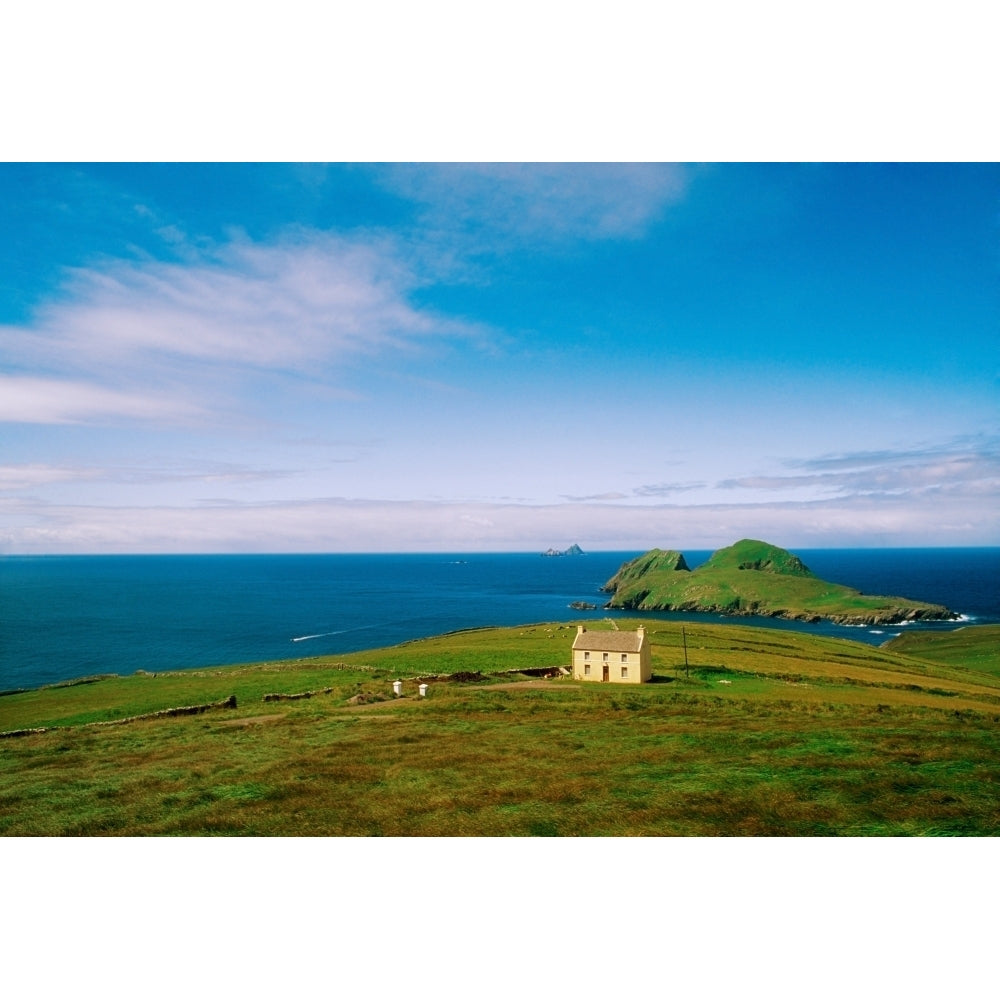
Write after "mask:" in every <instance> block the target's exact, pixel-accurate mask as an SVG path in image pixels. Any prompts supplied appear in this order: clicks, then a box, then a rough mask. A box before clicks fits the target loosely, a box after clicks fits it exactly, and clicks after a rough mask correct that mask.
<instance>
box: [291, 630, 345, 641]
mask: <svg viewBox="0 0 1000 1000" xmlns="http://www.w3.org/2000/svg"><path fill="white" fill-rule="evenodd" d="M349 631H351V630H350V629H346V628H338V629H337V630H336V631H335V632H317V633H316V634H315V635H297V636H295V638H294V639H292V642H305V641H306V639H322V638H323V636H325V635H341V634H342V633H344V632H349Z"/></svg>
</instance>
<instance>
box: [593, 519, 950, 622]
mask: <svg viewBox="0 0 1000 1000" xmlns="http://www.w3.org/2000/svg"><path fill="white" fill-rule="evenodd" d="M602 590H604V591H605V592H607V593H611V594H612V595H613V596H612V598H611V600H610V601H608V603H607V604H606V605H605V607H608V608H631V609H638V610H642V611H702V612H709V613H714V614H721V615H741V616H745V615H762V616H765V617H770V618H788V619H792V620H796V621H821V620H823V619H825V620H827V621H832V622H836V623H838V624H841V625H893V624H898V623H900V622H909V621H954V620H955V619H957V618H958V617H959V616H958V615H957V614H955V613H954V612H953V611H951V610H949V609H948V608H946V607H944V606H943V605H941V604H928V603H926V602H922V601H911V600H909V599H907V598H905V597H883V596H873V595H869V594H862V593H861V592H860V591H858V590H855V589H854V588H852V587H847V586H844V585H842V584H838V583H828V582H827V581H825V580H821V579H820V578H819V577H818V576H816V574H815V573H813V572H812V571H811V570H810V569H809V568H808V567H807V566H806V565H805V564H804V563H803V562H802V560H801V559H799V558H798V557H797V556H794V555H792V553H790V552H787V551H785V549H781V548H778V547H777V546H775V545H771V544H769V543H767V542H760V541H756V540H754V539H750V538H744V539H743V540H742V541H739V542H737V543H736V544H735V545H730V546H728V547H727V548H723V549H719V550H718V551H717V552H714V553H713V554H712V556H711V558H710V559H709V560H708V561H707V562H706V563H705V564H704V565H702V566H699V567H698V568H697V569H694V570H692V569H689V567H688V565H687V563H686V562H685V560H684V556H683V555H682V554H681V553H680V552H677V551H673V550H671V551H664V550H662V549H651V550H650V551H649V552H647V553H645V554H644V555H641V556H639V557H638V558H636V559H632V560H631V561H629V562H626V563H624V564H623V565H622V567H621V568H620V569H619V570H618V572H617V573H616V574H615V575H614V576H613V577H612V578H611V579H610V580H608V582H607V583H606V584H605V585H604V587H603V588H602Z"/></svg>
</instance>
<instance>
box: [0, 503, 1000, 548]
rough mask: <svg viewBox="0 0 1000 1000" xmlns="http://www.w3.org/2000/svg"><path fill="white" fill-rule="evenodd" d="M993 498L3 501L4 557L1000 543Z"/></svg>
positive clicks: (0, 538)
mask: <svg viewBox="0 0 1000 1000" xmlns="http://www.w3.org/2000/svg"><path fill="white" fill-rule="evenodd" d="M990 499H991V500H992V502H985V503H983V502H979V503H976V504H970V503H969V502H968V500H967V498H965V497H963V496H961V495H954V494H940V495H938V496H935V497H934V499H933V502H929V503H928V502H921V503H914V502H910V501H909V500H908V499H907V498H903V497H898V498H886V497H879V498H872V497H860V496H859V497H852V498H847V499H836V500H827V501H812V502H792V503H765V504H750V503H748V504H728V505H726V504H712V505H702V506H698V505H689V506H679V505H666V504H664V505H658V506H654V507H644V508H641V509H636V508H635V507H629V506H624V505H621V504H610V503H609V504H552V505H545V506H530V505H527V504H512V503H508V504H488V503H480V504H473V503H429V502H389V501H379V500H371V501H368V500H347V499H336V498H332V499H330V498H328V499H319V500H312V501H303V502H270V503H242V504H236V503H232V502H226V501H221V500H220V501H218V502H217V503H216V504H214V505H212V506H203V507H198V508H191V507H180V506H175V507H170V506H155V507H128V506H117V507H105V506H96V505H95V506H87V507H85V506H80V505H67V504H61V505H60V504H51V505H38V504H32V503H27V502H21V501H17V500H13V499H11V500H6V501H0V509H2V511H3V513H4V523H5V525H6V527H5V529H4V531H3V532H2V533H0V551H6V552H17V553H27V554H31V553H43V552H64V553H65V552H69V553H72V552H244V551H246V552H323V551H326V552H449V551H455V552H457V551H535V550H538V551H544V550H545V549H546V548H548V547H549V546H550V545H553V544H558V545H564V544H566V545H568V544H569V543H570V542H577V543H579V544H580V545H581V546H582V547H583V548H584V550H587V549H593V550H598V549H620V550H642V549H647V548H650V547H652V546H654V545H659V546H661V547H668V548H688V549H699V548H705V549H711V548H717V547H718V546H720V545H728V544H731V543H732V542H733V541H735V540H736V539H738V538H742V537H755V538H765V539H767V540H768V541H772V542H774V543H776V544H778V545H784V546H786V547H791V546H800V547H803V548H809V547H815V548H822V547H827V546H833V547H843V546H851V545H859V546H880V545H887V546H906V545H911V546H919V545H928V544H930V545H984V544H987V545H989V544H992V545H996V544H1000V513H998V512H1000V489H995V490H994V491H993V493H992V494H991V498H990Z"/></svg>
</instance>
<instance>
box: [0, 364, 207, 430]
mask: <svg viewBox="0 0 1000 1000" xmlns="http://www.w3.org/2000/svg"><path fill="white" fill-rule="evenodd" d="M205 414H206V411H205V410H204V409H203V408H202V407H201V406H199V405H198V404H197V403H196V402H194V401H193V400H191V399H188V398H184V396H183V394H174V395H171V394H168V393H166V392H164V391H163V389H159V390H157V391H155V392H152V393H150V392H133V391H129V390H127V389H116V388H113V387H111V386H106V385H98V384H94V383H88V382H84V381H80V380H77V379H62V378H38V377H32V376H27V375H24V376H22V375H3V374H0V422H9V423H35V424H74V423H84V422H89V421H95V420H101V419H105V418H114V417H126V418H129V419H134V420H141V421H163V420H169V421H183V420H191V419H194V418H198V417H202V416H204V415H205Z"/></svg>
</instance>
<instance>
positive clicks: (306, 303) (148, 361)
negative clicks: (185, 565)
mask: <svg viewBox="0 0 1000 1000" xmlns="http://www.w3.org/2000/svg"><path fill="white" fill-rule="evenodd" d="M416 284H417V279H416V278H415V277H414V275H413V273H412V271H411V270H410V269H409V268H407V267H406V266H405V265H404V264H402V263H401V261H400V259H399V257H398V256H397V255H396V253H395V252H394V248H393V246H392V245H391V244H389V243H385V242H378V241H374V242H367V243H365V242H351V241H348V240H344V239H339V238H335V237H331V236H327V235H322V234H317V233H312V232H300V233H298V234H296V235H295V236H291V237H289V238H288V239H286V240H285V241H284V242H282V243H279V244H275V245H260V244H254V243H252V242H249V241H238V242H234V243H231V244H228V245H226V246H223V247H220V248H218V249H216V250H215V251H214V252H212V253H211V254H208V255H204V254H203V255H202V256H201V257H200V260H199V262H198V263H176V262H159V261H139V262H135V261H121V260H119V261H112V262H110V263H108V264H107V265H106V266H105V267H102V268H93V267H92V268H86V269H75V270H74V271H72V272H71V274H70V277H69V279H68V281H67V282H66V284H65V286H64V288H63V290H62V294H61V296H60V297H59V299H58V301H55V302H51V303H48V304H47V305H45V306H44V307H42V308H40V309H39V310H38V312H37V313H36V316H35V322H34V323H33V324H32V325H31V326H30V327H21V328H11V327H8V328H6V329H4V330H3V331H2V337H0V362H2V364H3V366H4V368H6V369H7V371H8V374H7V375H6V376H5V383H4V388H5V390H6V391H5V392H4V393H3V394H2V395H0V419H3V420H7V421H24V422H36V423H60V422H73V421H86V420H97V419H102V418H106V417H108V416H118V417H125V418H139V419H169V418H180V419H185V418H190V417H192V416H196V415H197V414H198V412H199V411H202V410H204V409H207V408H211V407H212V406H216V405H218V403H219V400H220V393H224V392H225V391H227V389H228V388H229V387H231V386H232V385H233V384H234V383H235V384H237V385H238V384H239V382H240V379H241V378H242V377H243V375H246V374H252V373H254V372H257V373H263V374H265V375H266V376H267V377H274V376H275V374H276V373H294V374H297V375H309V376H310V377H313V378H317V379H319V380H320V381H325V382H327V383H329V384H332V385H334V386H336V385H338V384H344V383H347V382H349V378H348V377H347V371H348V369H349V368H350V365H352V364H354V363H357V362H358V361H359V360H361V359H371V358H372V357H375V356H385V355H387V354H388V353H390V352H391V353H392V354H393V355H394V356H397V357H398V356H399V355H400V354H401V353H402V354H405V353H412V352H415V351H419V350H421V349H422V348H423V347H425V346H427V345H428V344H430V343H440V342H442V341H446V340H450V339H454V338H460V339H461V338H471V337H475V336H477V335H478V334H479V333H480V332H481V331H479V330H477V329H476V328H475V327H473V326H471V325H469V324H466V323H463V322H461V321H457V320H454V319H451V318H449V317H446V316H441V315H437V314H435V313H434V312H432V311H431V310H428V309H422V308H418V307H416V306H414V305H413V304H412V303H411V302H410V299H409V296H410V294H411V292H412V291H413V289H414V287H415V286H416ZM241 373H243V375H241Z"/></svg>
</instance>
